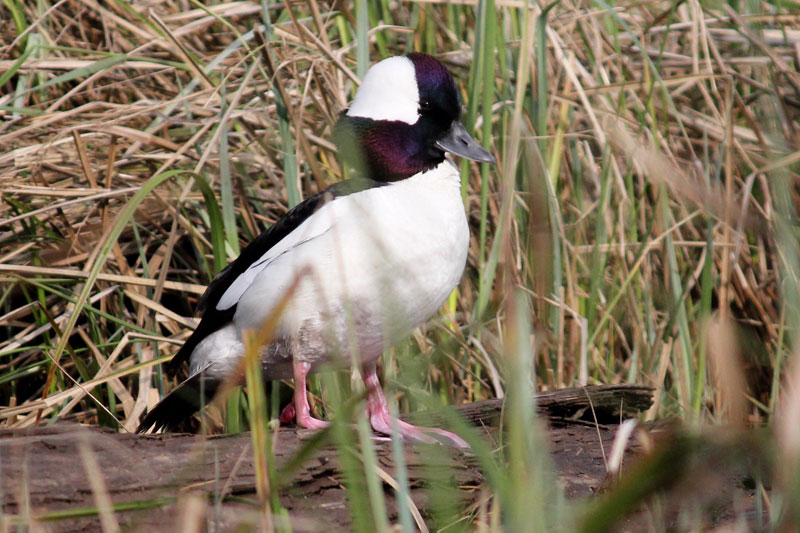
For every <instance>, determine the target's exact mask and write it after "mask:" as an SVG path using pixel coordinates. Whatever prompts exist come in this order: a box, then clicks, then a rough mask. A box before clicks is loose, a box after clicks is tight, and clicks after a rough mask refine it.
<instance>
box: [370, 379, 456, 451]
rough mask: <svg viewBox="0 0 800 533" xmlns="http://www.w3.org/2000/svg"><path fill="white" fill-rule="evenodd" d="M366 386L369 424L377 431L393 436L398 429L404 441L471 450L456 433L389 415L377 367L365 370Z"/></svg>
mask: <svg viewBox="0 0 800 533" xmlns="http://www.w3.org/2000/svg"><path fill="white" fill-rule="evenodd" d="M364 384H365V385H366V386H367V411H368V413H369V422H370V424H371V425H372V429H374V430H375V431H377V432H379V433H383V434H385V435H392V434H394V432H395V428H396V429H397V432H398V433H399V434H400V437H401V438H402V439H403V440H407V441H412V442H428V443H433V444H437V443H438V444H446V445H448V446H453V447H455V448H469V444H467V442H466V441H465V440H464V439H462V438H461V437H459V436H458V435H456V434H454V433H450V432H449V431H445V430H443V429H438V428H423V427H417V426H413V425H411V424H409V423H407V422H403V421H402V420H399V419H397V418H394V417H393V416H392V415H391V413H389V406H388V404H387V403H386V397H385V396H384V395H383V390H382V389H381V382H380V381H379V380H378V372H377V370H376V368H375V366H368V367H366V368H364Z"/></svg>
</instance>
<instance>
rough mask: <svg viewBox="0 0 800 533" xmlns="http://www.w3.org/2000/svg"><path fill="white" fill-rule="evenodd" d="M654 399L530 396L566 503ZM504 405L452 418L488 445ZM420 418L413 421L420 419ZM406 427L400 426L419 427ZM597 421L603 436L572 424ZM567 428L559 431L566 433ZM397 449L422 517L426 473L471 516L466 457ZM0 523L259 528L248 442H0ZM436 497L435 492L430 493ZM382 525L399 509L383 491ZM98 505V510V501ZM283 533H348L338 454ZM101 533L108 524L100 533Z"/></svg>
mask: <svg viewBox="0 0 800 533" xmlns="http://www.w3.org/2000/svg"><path fill="white" fill-rule="evenodd" d="M651 402H652V389H650V388H647V387H641V386H607V387H586V388H574V389H562V390H557V391H550V392H544V393H541V394H540V395H538V398H537V403H538V407H539V410H540V411H541V412H542V413H544V414H545V415H546V416H547V417H549V418H551V419H552V421H553V422H557V423H552V424H551V426H552V427H551V428H550V432H549V436H550V441H551V451H552V455H553V458H554V462H555V464H556V468H557V472H558V475H559V476H560V478H561V480H562V482H563V486H564V489H565V491H566V494H567V496H570V497H574V496H579V495H588V494H591V493H592V492H593V491H594V490H596V489H597V488H598V487H599V486H600V485H601V484H602V483H603V481H604V479H605V477H606V468H605V462H604V461H605V459H604V458H605V454H607V453H608V450H610V448H611V443H612V440H613V437H614V431H613V430H614V428H613V427H606V426H604V425H603V424H608V423H613V422H614V421H619V420H620V418H626V417H630V416H632V415H634V414H635V413H637V412H639V411H641V410H644V409H646V408H647V407H649V406H650V404H651ZM502 405H503V404H502V400H487V401H483V402H478V403H474V404H466V405H460V406H456V407H455V409H456V410H458V411H459V412H461V413H462V414H463V415H464V417H465V418H466V419H468V420H469V421H470V422H472V423H473V424H475V425H477V426H479V427H482V428H483V430H484V431H485V432H486V435H487V438H488V439H490V442H495V437H496V426H497V423H498V420H499V417H500V415H501V412H502ZM419 416H422V414H420V415H419ZM417 417H418V416H417V415H415V416H412V417H409V418H417ZM595 418H596V420H597V421H598V422H599V423H600V424H601V425H599V426H596V425H594V424H587V423H586V422H578V423H576V424H572V423H570V422H571V421H579V420H580V421H587V420H594V419H595ZM565 422H566V423H565ZM310 435H311V433H310V432H309V431H307V430H298V429H295V428H280V430H279V431H278V432H277V433H276V434H275V438H274V448H275V456H276V462H277V466H278V468H280V467H281V466H282V465H284V464H286V463H287V462H288V461H289V460H290V459H291V458H292V457H294V456H295V454H296V453H297V452H298V451H299V450H300V448H301V447H302V446H303V444H304V441H305V439H307V438H308V436H310ZM437 448H438V449H437V450H436V452H437V453H431V452H432V450H431V449H430V448H426V447H425V446H405V451H406V464H407V466H408V476H409V484H410V487H411V497H412V500H413V501H414V504H415V505H416V507H417V509H419V512H420V513H421V515H422V516H423V517H424V518H426V519H427V518H428V517H429V516H430V512H431V510H430V503H429V501H430V499H431V494H430V491H431V488H430V486H429V483H428V482H427V478H428V477H429V475H430V469H431V465H432V462H433V463H434V467H442V468H446V469H447V470H446V471H447V473H448V476H450V478H451V479H450V481H451V483H449V485H451V486H453V487H458V495H457V497H459V498H460V499H461V500H463V501H464V502H465V503H467V504H468V505H476V502H477V500H478V498H479V494H480V490H479V489H480V487H481V485H482V483H483V476H482V474H481V472H480V470H479V468H478V467H477V464H476V461H475V460H474V459H473V458H472V457H471V455H470V454H469V453H462V452H459V451H457V450H449V449H444V448H441V447H437ZM376 451H377V454H378V460H379V463H380V465H381V467H382V469H383V470H384V471H385V472H387V473H388V474H389V475H393V461H392V449H391V444H390V443H386V442H378V443H376ZM0 468H1V469H2V470H1V471H0V475H1V476H2V494H3V513H4V517H3V520H4V521H6V523H8V522H9V521H13V520H20V521H22V522H23V523H31V521H34V522H35V521H41V522H47V524H46V526H45V527H46V529H48V530H52V531H95V530H96V531H100V530H102V529H103V528H102V526H101V522H102V521H103V516H102V513H98V511H97V509H98V508H102V507H103V505H109V501H108V498H110V505H113V506H114V512H113V513H108V514H107V515H106V517H105V520H110V521H111V523H112V525H113V522H116V523H118V524H119V526H120V527H121V528H122V529H124V530H138V531H174V530H178V525H185V524H186V523H187V521H191V520H196V521H199V523H200V524H201V525H203V526H205V525H209V526H210V527H209V530H215V531H230V530H234V529H236V528H237V527H240V526H243V525H244V526H248V525H256V524H259V523H260V520H262V519H263V517H262V516H261V515H260V514H259V512H258V511H257V508H256V507H255V506H254V505H252V503H248V501H251V502H254V501H256V496H255V472H254V465H253V460H252V450H251V441H250V435H249V434H242V435H232V436H220V437H201V436H195V435H186V434H161V435H132V434H121V433H115V432H112V431H110V430H103V429H99V428H86V427H79V426H69V425H65V426H56V427H50V428H34V429H31V430H27V431H4V432H0ZM437 490H438V489H437ZM386 494H387V496H388V495H391V497H387V498H386V499H387V504H388V511H389V513H390V516H389V518H390V519H392V520H395V519H396V515H397V509H396V506H395V502H394V498H393V493H392V491H391V489H387V490H386ZM104 496H105V497H106V498H107V499H106V500H104V498H103V497H104ZM280 498H281V503H282V505H283V506H284V507H285V508H286V509H287V510H288V511H289V515H290V517H291V520H292V528H293V531H320V530H327V531H347V530H348V529H349V527H350V516H349V512H348V507H347V501H346V495H345V490H344V488H343V481H342V476H341V473H340V471H339V468H338V466H337V451H336V449H334V448H333V447H331V446H328V447H326V448H323V449H321V450H318V451H316V452H315V453H314V454H313V455H312V456H311V457H310V458H309V459H308V460H307V461H305V462H304V464H303V465H302V467H301V468H299V469H297V470H296V471H295V472H294V473H293V475H292V480H291V482H290V483H287V486H286V488H285V489H282V490H281V492H280ZM106 526H108V523H106Z"/></svg>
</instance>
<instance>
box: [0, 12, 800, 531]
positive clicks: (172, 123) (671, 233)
mask: <svg viewBox="0 0 800 533" xmlns="http://www.w3.org/2000/svg"><path fill="white" fill-rule="evenodd" d="M799 10H800V5H799V4H798V3H797V2H790V1H781V0H773V1H769V2H754V1H739V2H733V1H731V2H709V3H701V2H699V1H697V0H688V1H683V2H667V1H663V2H661V1H656V2H620V3H606V2H603V1H600V0H597V1H591V2H576V1H568V0H565V1H562V2H558V3H554V4H550V5H540V4H537V3H535V2H530V3H526V2H524V1H500V0H498V1H494V2H492V1H486V2H483V1H482V2H478V3H477V4H474V3H472V2H463V3H462V2H460V3H444V2H436V1H408V2H390V1H388V0H383V1H379V2H366V1H365V0H361V1H357V2H355V4H351V3H349V2H333V3H332V4H329V3H325V2H318V1H316V0H309V1H308V2H287V3H286V4H269V3H266V2H265V3H263V4H261V3H258V2H249V1H237V2H209V3H200V2H198V1H196V0H181V1H174V2H159V1H156V2H139V1H134V2H131V3H128V2H121V1H114V0H112V1H110V2H95V1H93V0H80V1H77V0H60V1H54V0H37V1H36V2H23V1H20V0H4V2H3V6H2V8H0V17H2V23H0V28H2V31H1V32H0V117H2V122H0V194H2V199H3V201H2V203H1V204H0V276H1V277H2V278H1V281H2V284H1V285H0V405H3V406H4V407H2V408H0V424H2V425H3V427H6V428H23V427H28V426H31V425H34V424H44V423H53V422H56V421H63V420H68V421H78V422H82V423H92V424H101V425H105V426H110V427H115V428H119V429H120V430H127V431H130V430H132V429H133V428H135V426H136V425H137V423H138V420H139V418H140V416H141V415H142V414H143V413H144V412H145V411H146V409H147V408H148V407H152V406H153V405H154V404H155V403H156V402H157V401H158V399H159V398H160V397H161V396H162V395H163V394H164V393H165V392H167V391H168V390H170V388H171V387H172V386H173V385H174V383H173V382H171V381H170V380H168V379H167V378H166V376H165V375H163V374H162V371H161V367H160V363H163V362H164V361H166V360H168V359H169V357H170V356H171V355H172V354H173V353H174V352H175V350H176V346H177V345H178V344H179V343H180V342H181V341H183V340H184V339H185V338H186V337H187V335H188V333H189V331H190V329H191V327H192V325H193V324H194V320H193V319H192V318H191V317H192V309H193V307H194V304H195V303H196V301H197V298H198V297H199V295H200V294H201V293H202V291H203V290H204V287H205V285H206V284H207V283H208V282H209V281H210V280H211V278H212V277H213V276H214V274H215V273H216V272H218V271H219V270H220V269H221V268H222V267H223V266H224V265H225V264H226V262H228V261H229V260H231V259H233V258H235V257H236V256H237V254H238V253H239V250H240V249H241V247H242V246H243V245H244V244H245V243H246V242H248V241H249V240H250V239H251V238H253V237H254V236H255V235H257V234H258V233H259V232H260V231H261V230H262V229H263V228H265V227H267V226H268V225H269V224H271V223H272V222H274V221H275V220H276V219H277V218H278V217H280V216H281V215H282V214H283V213H285V212H286V210H287V209H288V208H289V207H290V206H292V205H294V204H296V203H297V202H299V201H300V200H301V199H302V198H303V197H305V196H307V195H309V194H312V193H313V192H315V191H317V190H320V189H321V188H324V187H326V186H327V185H329V184H331V183H333V182H335V181H337V180H338V179H341V177H342V169H341V167H340V165H339V162H338V161H337V159H336V150H335V147H334V146H333V145H332V144H331V142H330V137H331V135H330V134H331V127H332V125H333V124H334V122H335V121H336V117H337V115H338V113H339V112H340V111H341V110H342V109H343V108H344V107H345V106H346V104H347V102H348V101H349V100H350V99H351V97H352V95H353V93H354V91H355V89H356V87H357V84H358V79H359V78H360V77H361V76H363V74H364V72H365V71H366V69H367V68H368V66H369V64H370V63H371V62H374V61H376V60H378V59H381V58H383V57H386V56H389V55H393V54H398V53H403V52H407V51H411V50H419V51H424V52H428V53H431V54H434V55H436V56H437V57H439V58H440V59H441V60H443V61H444V62H445V63H446V64H447V65H448V67H449V68H450V69H451V71H452V72H453V74H454V76H455V78H456V80H457V81H458V82H459V84H460V87H461V90H462V95H463V98H464V103H465V117H464V118H465V124H466V125H467V129H468V130H470V131H473V132H475V136H476V138H478V139H479V140H480V141H481V142H482V143H483V144H484V145H485V146H486V147H488V148H490V149H491V151H492V152H493V153H495V154H496V155H497V157H498V161H499V164H498V166H497V167H489V166H487V165H483V166H479V165H476V164H474V163H467V162H464V163H462V164H461V165H462V166H461V168H462V176H463V192H464V202H465V207H466V210H467V213H468V216H469V220H470V223H471V226H472V242H471V248H470V255H469V260H468V266H467V271H466V274H465V276H464V279H463V281H462V283H461V285H460V286H459V288H458V289H457V291H456V292H455V293H454V294H453V295H452V297H451V298H450V300H449V301H448V303H447V305H446V306H445V307H444V308H443V310H442V312H441V314H440V315H439V316H438V317H436V318H435V319H434V320H432V321H431V322H430V323H429V324H428V325H427V326H426V327H425V328H423V329H422V330H421V331H419V332H417V333H416V334H415V335H414V336H413V337H412V338H411V339H409V341H408V342H407V343H405V344H403V345H400V346H397V347H395V348H393V349H392V350H389V351H388V352H387V354H386V355H385V357H384V365H383V366H384V374H385V375H386V381H387V382H388V383H389V389H390V390H392V391H394V392H395V393H396V394H395V397H396V399H397V402H398V409H399V410H400V411H401V412H402V411H409V410H416V409H419V408H422V407H423V406H431V405H434V404H435V403H460V402H470V401H475V400H479V399H483V398H489V397H502V396H504V395H506V394H509V395H510V397H511V398H517V399H518V401H516V402H510V403H509V406H510V407H509V408H510V415H509V416H510V417H511V418H510V420H518V421H519V422H518V424H517V425H510V426H509V427H510V428H513V427H516V428H517V430H511V432H510V433H509V434H508V435H505V437H504V438H505V439H506V440H503V441H502V444H501V445H498V449H499V450H500V452H501V453H495V452H497V451H496V450H495V452H492V451H491V450H476V453H478V455H479V456H480V457H481V458H482V460H483V461H484V462H485V464H493V465H495V466H497V465H500V464H504V463H503V461H510V462H511V464H512V466H515V465H516V467H514V468H511V469H509V470H505V469H504V468H499V469H498V470H497V473H496V476H495V477H492V476H489V479H490V481H489V484H490V488H489V490H490V493H491V494H493V495H494V497H496V498H497V501H498V502H500V503H499V504H498V505H497V506H496V512H498V513H499V510H497V509H500V508H502V509H503V511H504V512H506V513H507V514H506V519H505V522H504V523H505V524H506V525H507V527H508V531H520V530H521V529H518V527H523V526H524V527H525V528H535V527H539V526H541V527H545V525H543V524H536V523H535V521H534V520H531V516H534V515H535V516H537V517H538V518H537V519H541V520H544V521H552V523H557V524H561V525H562V526H564V527H565V528H566V525H565V524H569V523H570V521H569V516H567V515H566V514H565V513H564V512H563V508H562V507H561V506H560V505H559V504H558V502H559V501H560V497H559V496H558V494H554V493H553V492H554V491H553V487H554V485H553V484H552V480H550V479H549V478H548V476H547V475H544V474H542V473H541V472H542V470H541V469H542V468H545V467H543V466H541V465H543V464H546V459H545V458H542V457H541V452H539V451H537V449H538V448H537V446H536V445H535V443H536V442H537V439H539V438H540V433H539V431H538V429H537V426H536V425H535V424H534V425H530V424H529V423H528V422H527V421H528V420H530V417H529V415H530V409H531V408H532V407H531V405H530V403H529V402H527V401H526V400H523V398H527V397H528V392H529V391H530V389H531V388H536V389H547V388H556V387H562V386H568V385H574V384H590V383H625V382H637V383H644V384H649V385H652V386H653V387H655V389H656V401H655V404H654V406H653V408H652V409H651V410H650V411H649V412H648V413H647V415H646V418H647V419H648V420H653V419H656V418H667V417H677V418H679V419H681V420H682V421H685V422H686V423H687V425H688V426H689V427H691V428H702V427H704V426H706V425H717V424H722V423H731V424H733V426H734V427H749V426H756V427H760V426H761V425H764V424H768V425H770V427H776V428H777V430H778V432H777V433H778V435H779V436H780V439H779V440H778V441H777V442H773V441H771V440H768V442H769V443H770V444H769V446H773V445H776V446H777V448H775V449H776V450H777V451H776V454H778V455H776V457H778V458H779V459H778V460H779V461H780V462H781V463H780V464H781V465H782V469H783V470H784V471H785V472H788V474H787V475H786V476H785V479H784V481H783V482H782V483H783V485H780V483H779V484H778V486H779V487H780V486H783V487H785V488H786V489H787V490H786V492H783V493H780V492H776V494H779V495H780V494H783V496H784V497H783V499H782V500H780V501H784V502H788V503H786V504H785V505H783V506H781V505H776V506H775V507H772V509H773V510H774V512H773V514H771V515H770V516H771V517H772V518H771V520H772V524H773V526H775V527H777V524H778V523H779V521H780V520H782V519H786V516H791V513H789V514H788V515H787V514H786V513H787V511H786V509H787V508H789V509H790V508H791V505H789V503H791V500H792V498H796V496H794V495H795V494H797V492H792V491H791V490H789V487H791V486H792V484H796V483H797V481H796V479H797V476H793V475H792V473H793V472H800V470H796V468H797V465H798V457H800V444H798V443H799V442H800V436H798V432H800V429H799V428H798V427H797V426H798V424H797V423H796V422H797V420H798V419H800V412H798V410H800V407H798V404H800V375H798V374H800V365H797V364H796V365H794V366H792V360H793V359H794V358H795V357H794V352H795V351H796V350H797V346H798V345H797V342H796V336H797V335H796V332H797V324H798V310H800V307H799V306H798V295H799V294H800V293H799V292H798V277H799V276H800V268H799V267H798V254H797V251H798V250H797V248H798V239H797V237H798V229H800V228H798V221H797V218H796V213H795V206H796V202H797V196H796V183H797V178H798V170H800V166H799V165H798V161H800V152H798V150H800V127H799V126H798V116H799V115H800V75H799V74H798V63H800V53H799V52H798V50H800V15H798V11H799ZM787 369H788V370H787ZM793 375H794V382H792V381H791V379H790V378H791V376H793ZM528 376H533V379H528ZM787 376H788V377H787ZM785 379H790V382H789V385H791V383H796V384H797V388H792V387H791V386H788V387H785V391H784V386H783V383H784V380H785ZM340 381H342V380H340ZM344 381H346V380H344ZM319 385H320V384H319V383H318V382H316V383H314V384H313V388H312V389H313V391H314V392H315V393H316V396H317V399H318V402H316V404H317V405H316V409H318V410H319V411H321V412H324V411H325V410H326V409H327V410H328V411H337V410H340V411H341V410H342V409H343V406H342V405H340V404H339V403H337V401H336V396H337V395H336V394H334V393H332V392H326V391H327V390H334V389H336V387H332V386H331V387H320V386H319ZM331 385H332V384H331ZM339 385H342V386H344V387H345V388H347V383H339ZM288 390H289V389H288V388H287V387H286V386H285V385H284V386H277V385H276V386H270V387H269V388H268V391H267V396H268V398H267V400H268V401H267V402H266V404H264V409H265V410H266V411H265V413H266V414H263V416H272V417H274V416H275V414H276V413H277V412H278V409H279V407H280V398H281V396H285V395H286V393H287V391H288ZM782 391H784V392H786V393H787V394H788V396H786V395H783V396H782ZM424 392H428V393H430V394H425V393H424ZM251 396H252V394H251ZM782 398H783V400H782ZM256 404H258V402H255V401H248V396H247V395H246V393H244V392H240V391H237V392H235V393H234V394H233V395H231V396H230V397H229V399H228V405H227V407H228V409H227V412H228V415H227V416H226V417H224V416H220V415H219V414H215V413H214V412H209V414H208V419H209V425H210V426H212V427H213V426H217V427H222V425H223V424H224V425H225V426H226V429H227V430H228V431H239V430H241V429H243V428H246V427H249V423H248V420H250V419H251V418H250V417H251V412H256V410H255V409H254V407H255V405H256ZM337 406H338V408H337ZM355 411H356V412H357V411H358V410H355ZM269 413H271V415H269ZM781 413H784V416H783V419H781V418H780V416H779V415H780V414H781ZM781 420H783V422H781ZM254 427H256V428H259V427H264V426H263V425H261V424H254ZM696 430H697V431H700V433H701V434H703V431H702V430H700V429H696ZM515 431H517V433H515ZM259 433H266V432H261V431H259ZM339 433H340V434H341V436H340V437H337V439H339V440H337V442H339V443H340V444H341V445H342V446H344V445H345V444H347V443H348V442H349V441H348V440H347V439H351V438H353V437H352V436H347V435H345V433H347V432H339ZM362 436H363V435H362ZM261 438H267V439H268V434H267V435H266V436H265V435H262V436H261ZM368 441H369V439H366V440H364V439H361V441H360V444H359V445H360V446H365V447H367V448H368V447H369V443H368ZM352 444H353V445H355V443H352ZM770 449H772V448H770ZM367 463H368V461H366V462H365V463H364V464H354V465H352V469H353V472H354V474H353V475H354V476H355V475H356V473H358V475H362V474H363V475H364V476H366V478H365V479H367V480H369V479H371V478H370V473H369V470H370V469H369V466H368V464H367ZM365 465H366V466H365ZM548 487H549V488H548ZM370 494H371V497H373V498H375V497H377V496H375V493H374V492H373V493H370ZM764 497H765V498H769V496H767V494H766V493H764ZM531 501H534V502H536V503H535V504H531V503H530V502H531ZM362 503H363V505H362V504H359V503H358V502H355V503H354V511H353V512H354V513H355V515H357V516H361V518H359V519H358V520H356V522H357V523H359V524H362V526H363V524H369V525H367V526H363V527H366V528H367V530H369V528H370V527H373V526H375V525H376V524H377V527H384V526H385V525H386V524H385V516H384V517H381V514H380V512H377V511H375V509H376V508H377V507H376V505H377V504H376V503H375V501H374V500H373V501H371V503H369V502H366V503H364V502H362ZM359 505H362V506H361V507H359ZM378 507H379V506H378ZM589 512H592V511H589ZM359 513H361V514H359ZM484 518H486V517H484ZM475 520H478V519H477V518H475V517H474V516H472V517H467V519H466V521H465V523H467V524H471V523H474V521H475ZM517 520H518V521H519V522H516V523H515V521H517ZM498 523H499V522H491V524H494V526H491V525H490V524H489V523H488V522H487V523H484V524H483V526H485V527H487V528H488V527H500V526H497V524H498ZM403 527H404V528H408V527H410V523H409V522H404V524H403Z"/></svg>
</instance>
